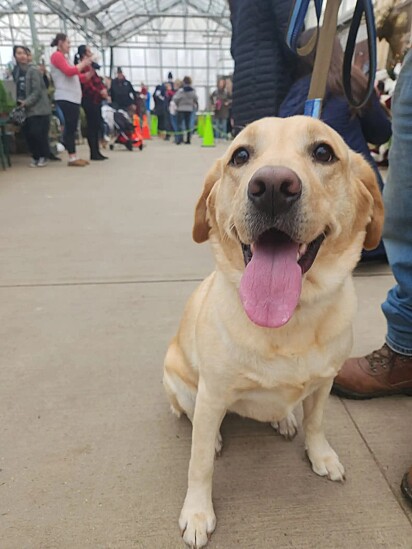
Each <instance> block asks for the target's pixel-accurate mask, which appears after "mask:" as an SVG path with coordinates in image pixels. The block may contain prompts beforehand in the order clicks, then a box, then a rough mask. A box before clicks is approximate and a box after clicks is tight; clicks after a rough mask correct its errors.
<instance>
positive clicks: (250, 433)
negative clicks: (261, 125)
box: [0, 139, 412, 549]
mask: <svg viewBox="0 0 412 549" xmlns="http://www.w3.org/2000/svg"><path fill="white" fill-rule="evenodd" d="M223 150H224V145H218V146H217V147H216V148H214V149H202V148H201V147H200V146H199V143H198V140H197V139H196V140H195V143H194V144H193V145H191V146H190V147H188V146H186V145H181V146H180V147H176V146H174V145H173V144H168V143H164V142H160V141H152V142H150V143H149V145H148V147H147V148H146V149H145V150H144V151H142V152H139V151H134V152H133V153H128V152H127V151H126V150H124V151H123V150H118V151H114V152H112V153H110V157H111V158H110V160H109V161H107V162H104V163H103V162H102V163H97V164H94V165H92V166H90V167H87V168H84V169H75V170H73V169H69V168H67V167H66V166H65V165H64V163H63V162H62V163H58V164H57V163H56V164H52V165H50V166H48V167H47V168H45V169H30V168H29V167H28V165H27V164H28V162H27V159H23V158H15V159H14V166H13V168H12V169H11V170H8V171H7V172H0V300H1V308H0V341H1V347H0V364H1V368H0V417H1V426H0V548H1V549H20V548H36V549H37V548H39V549H40V548H41V549H49V548H50V549H54V548H56V549H57V548H58V549H63V548H68V549H71V548H76V549H77V548H79V549H83V548H105V549H106V548H116V549H117V548H122V549H123V548H129V547H130V548H132V547H137V548H142V549H152V548H154V549H158V548H165V549H174V548H179V547H183V543H182V542H181V540H180V537H179V530H178V526H177V518H178V516H179V512H180V507H181V505H182V502H183V499H184V495H185V490H186V478H187V467H188V461H189V456H190V437H191V429H190V424H189V422H188V421H187V420H185V419H180V420H178V419H177V418H175V417H174V416H173V415H172V414H171V413H170V412H169V409H168V403H167V400H166V398H165V395H164V394H163V388H162V384H161V377H162V362H163V356H164V353H165V350H166V347H167V343H168V340H169V339H170V337H171V336H172V335H173V334H174V332H175V330H176V328H177V325H178V322H179V318H180V315H181V313H182V309H183V306H184V303H185V301H186V299H187V297H188V296H189V294H190V293H191V291H192V290H193V289H194V288H195V287H196V284H197V283H198V281H199V280H201V279H202V278H203V277H204V276H205V275H206V274H207V273H208V272H209V271H210V269H211V268H212V260H211V254H210V251H209V249H208V246H207V245H201V246H199V245H195V244H194V243H192V241H191V224H192V217H193V207H194V204H195V201H196V198H197V196H198V194H199V192H200V189H201V185H202V179H203V176H204V174H205V173H206V171H207V169H208V167H209V166H210V164H211V162H212V161H213V159H214V158H215V157H217V156H218V155H219V154H221V153H222V152H223ZM356 274H357V277H356V286H357V290H358V294H359V313H358V316H357V318H356V322H355V348H354V352H355V353H364V352H367V351H370V350H371V349H373V348H376V347H378V346H380V345H381V344H382V342H383V336H384V333H385V322H384V318H383V316H382V314H381V312H380V307H379V305H380V303H381V302H382V300H383V299H384V298H385V295H386V292H387V290H388V288H390V286H391V285H392V283H393V278H392V276H391V274H390V272H389V270H388V268H387V267H385V266H372V267H371V266H367V267H365V266H363V267H362V268H360V269H359V270H358V271H357V273H356ZM411 418H412V399H411V398H409V399H408V398H401V397H399V398H396V397H395V398H388V399H381V400H373V401H368V402H349V401H343V400H340V399H338V398H336V397H331V398H330V401H329V405H328V413H327V421H326V431H327V433H328V437H329V440H330V441H331V443H332V445H333V446H334V448H335V449H336V451H337V452H338V454H339V456H340V458H341V461H342V463H343V464H344V465H345V468H346V472H347V480H346V482H345V483H344V484H335V483H332V482H330V481H328V480H325V479H323V478H319V477H317V476H316V475H315V474H314V473H312V471H311V469H310V467H309V464H308V463H307V461H306V459H305V454H304V448H303V439H302V434H301V433H299V435H298V436H297V437H296V439H295V440H294V441H293V442H285V441H284V440H283V439H282V438H280V437H278V436H276V435H275V434H274V433H273V431H272V429H271V428H270V427H269V426H268V425H264V424H259V423H257V422H254V421H249V420H245V419H242V418H239V417H237V416H229V417H227V418H226V419H225V420H224V424H223V428H222V434H223V438H224V453H223V456H222V457H221V458H220V459H219V460H218V461H217V462H216V467H215V482H214V502H215V509H216V513H217V516H218V526H217V529H216V532H215V533H214V535H213V537H212V541H211V543H210V547H211V549H217V548H219V549H232V548H240V549H250V548H252V549H254V548H259V549H260V548H262V549H266V548H267V549H269V548H274V547H276V548H277V549H286V548H305V549H306V548H307V549H312V548H314V549H335V548H336V549H339V548H342V549H343V548H345V549H352V548H358V547H359V548H362V549H363V548H366V549H375V548H391V549H392V548H405V549H411V548H412V508H410V507H408V505H407V504H406V503H405V502H404V501H403V499H402V496H401V494H400V490H399V484H400V480H401V477H402V475H403V473H404V471H405V470H406V469H407V468H408V467H409V466H410V465H411V464H412V436H411V434H412V429H411Z"/></svg>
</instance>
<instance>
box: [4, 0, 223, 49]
mask: <svg viewBox="0 0 412 549" xmlns="http://www.w3.org/2000/svg"><path fill="white" fill-rule="evenodd" d="M30 9H32V13H33V14H34V17H35V21H36V27H37V31H38V32H39V33H40V34H42V32H43V30H44V29H43V28H42V27H45V28H47V29H49V31H50V32H51V31H54V32H59V31H61V30H64V29H62V28H61V24H59V21H64V22H65V25H69V26H70V27H72V28H74V29H76V30H77V31H78V32H79V33H80V34H82V35H84V36H85V37H87V38H88V40H89V41H91V42H93V43H94V44H96V45H98V46H99V47H106V46H116V45H119V44H124V43H129V42H130V41H131V42H134V41H135V40H136V36H140V37H144V36H147V37H150V38H151V40H152V41H155V42H156V41H157V42H159V41H160V42H161V43H163V42H164V41H165V42H166V43H169V44H170V45H172V44H175V45H186V43H188V42H189V43H192V42H193V41H195V42H196V36H197V38H198V41H203V42H204V43H211V42H212V41H213V43H216V42H219V41H220V39H221V38H227V37H228V36H230V30H231V27H230V21H229V6H228V3H227V1H226V0H85V1H84V0H64V1H59V0H30V1H21V0H0V33H1V34H0V38H6V37H5V33H6V31H7V27H8V29H9V32H10V33H11V34H12V35H13V34H14V38H16V40H17V38H20V36H19V35H20V33H22V32H23V31H24V28H26V29H27V30H30V21H29V17H28V15H29V13H30ZM51 15H55V16H58V17H57V18H56V19H55V21H56V24H55V25H53V24H50V20H49V19H47V18H50V16H51ZM52 27H53V28H52ZM43 34H44V32H43ZM7 38H8V40H7V41H9V40H10V36H7ZM11 38H13V36H11ZM19 41H22V40H19Z"/></svg>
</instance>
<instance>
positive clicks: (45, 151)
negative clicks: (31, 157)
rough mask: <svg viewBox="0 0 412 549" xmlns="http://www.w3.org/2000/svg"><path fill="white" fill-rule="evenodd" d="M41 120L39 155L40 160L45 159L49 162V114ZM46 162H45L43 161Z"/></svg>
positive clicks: (41, 117)
mask: <svg viewBox="0 0 412 549" xmlns="http://www.w3.org/2000/svg"><path fill="white" fill-rule="evenodd" d="M39 118H40V119H41V120H39V153H40V158H43V159H45V161H46V162H47V160H48V158H49V156H50V145H49V128H50V116H49V115H48V114H46V115H43V116H40V117H39ZM43 162H44V161H43Z"/></svg>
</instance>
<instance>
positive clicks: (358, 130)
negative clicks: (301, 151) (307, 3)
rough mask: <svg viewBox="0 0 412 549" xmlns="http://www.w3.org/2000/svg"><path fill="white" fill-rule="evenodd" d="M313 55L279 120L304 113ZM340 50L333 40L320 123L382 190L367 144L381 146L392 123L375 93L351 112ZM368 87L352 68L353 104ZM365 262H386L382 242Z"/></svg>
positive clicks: (305, 61) (307, 59)
mask: <svg viewBox="0 0 412 549" xmlns="http://www.w3.org/2000/svg"><path fill="white" fill-rule="evenodd" d="M313 32H314V30H313V29H310V30H308V31H306V32H305V33H303V34H302V37H301V40H300V42H301V45H302V46H303V45H304V44H306V43H307V42H308V40H310V37H311V36H312V34H313ZM313 63H314V53H312V54H310V55H309V56H307V57H305V58H302V60H301V61H300V67H299V71H300V72H301V73H303V74H304V73H305V72H306V73H309V74H304V75H303V76H301V78H299V79H298V80H297V81H296V82H295V83H294V84H293V86H292V87H291V89H290V91H289V93H288V95H287V96H286V98H285V99H284V101H283V103H282V105H281V106H280V109H279V116H281V117H282V118H286V117H288V116H294V115H297V114H303V113H304V107H305V101H306V99H307V96H308V93H309V87H310V80H311V72H312V69H313ZM342 67H343V50H342V47H341V45H340V42H339V39H338V38H335V42H334V46H333V52H332V59H331V64H330V68H329V72H328V79H327V90H326V96H325V99H324V101H323V109H322V115H321V119H322V120H323V122H325V123H326V124H327V125H328V126H330V127H331V128H333V129H334V130H335V131H336V132H337V133H338V134H339V135H340V136H341V137H342V138H343V139H344V141H345V142H346V144H347V145H348V146H349V147H350V148H351V149H352V150H354V151H356V152H358V153H361V154H362V155H363V157H364V158H365V160H367V162H369V164H370V165H371V167H372V168H373V170H374V172H375V174H376V177H377V180H378V183H379V186H380V188H381V190H382V189H383V181H382V177H381V175H380V173H379V170H378V166H377V165H376V162H375V161H374V159H373V158H372V155H371V153H370V151H369V147H368V143H371V144H374V145H382V144H383V143H386V142H387V141H389V139H390V137H391V135H392V128H391V121H390V119H389V117H388V114H387V111H386V110H385V108H384V107H383V106H382V105H381V104H380V102H379V99H378V96H377V95H376V93H373V94H372V97H371V98H370V100H369V102H368V103H367V105H366V106H365V107H364V108H362V109H360V110H359V109H354V108H352V107H351V106H350V105H349V103H348V100H347V99H346V97H345V94H344V90H343V82H342ZM366 86H367V80H366V77H365V75H364V74H363V73H362V72H361V70H360V69H358V68H357V67H356V66H353V67H352V88H353V95H354V98H355V100H356V101H360V100H361V99H362V97H363V96H364V93H365V90H366ZM362 257H363V258H364V259H385V258H386V254H385V249H384V246H383V243H382V242H381V243H380V245H379V247H378V248H377V249H376V250H372V251H370V252H365V251H364V252H363V254H362Z"/></svg>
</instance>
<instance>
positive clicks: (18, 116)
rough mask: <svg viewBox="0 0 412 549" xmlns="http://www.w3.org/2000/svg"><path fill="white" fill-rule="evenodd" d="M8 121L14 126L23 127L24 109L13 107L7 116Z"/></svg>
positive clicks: (24, 119)
mask: <svg viewBox="0 0 412 549" xmlns="http://www.w3.org/2000/svg"><path fill="white" fill-rule="evenodd" d="M9 120H10V122H11V123H12V124H14V125H15V126H23V124H24V123H25V122H26V109H25V108H24V107H14V109H13V110H12V111H11V113H10V115H9Z"/></svg>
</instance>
